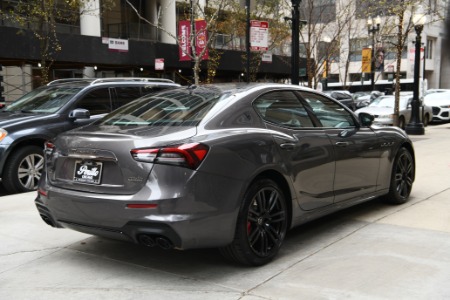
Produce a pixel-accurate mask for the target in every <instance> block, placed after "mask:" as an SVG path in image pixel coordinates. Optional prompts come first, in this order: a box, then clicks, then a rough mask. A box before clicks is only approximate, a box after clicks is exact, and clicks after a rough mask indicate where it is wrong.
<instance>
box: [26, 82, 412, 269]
mask: <svg viewBox="0 0 450 300" xmlns="http://www.w3.org/2000/svg"><path fill="white" fill-rule="evenodd" d="M372 121H373V117H372V116H371V115H369V114H364V113H361V114H360V115H359V116H358V117H357V116H356V115H355V114H354V113H353V112H352V111H351V110H349V109H348V108H347V107H345V106H343V105H342V104H340V103H339V102H338V101H336V100H334V99H332V98H330V97H328V96H326V95H325V94H322V93H319V92H317V91H314V90H312V89H308V88H304V87H299V86H293V85H284V84H272V83H264V84H245V85H238V84H235V85H234V84H223V85H220V84H217V85H204V86H203V85H200V86H195V85H193V86H189V87H180V88H177V89H172V90H166V91H161V92H158V93H155V94H151V95H148V96H144V97H142V98H139V99H137V100H135V101H133V102H131V103H129V104H127V105H125V106H123V107H121V108H119V109H117V110H115V111H113V112H111V113H109V114H108V115H106V116H105V117H103V118H102V119H99V120H97V121H95V122H94V123H92V124H90V125H86V126H84V127H80V128H77V129H74V130H71V131H68V132H64V133H62V134H60V135H58V136H57V137H56V138H54V139H52V140H49V141H47V142H46V144H45V154H44V155H45V168H44V171H43V175H42V176H41V179H40V181H39V187H38V193H37V197H36V199H35V204H36V206H37V209H38V211H39V214H40V215H41V217H42V219H43V220H44V221H45V222H46V223H47V224H49V225H51V226H53V227H57V228H70V229H73V230H77V231H80V232H85V233H88V234H92V235H97V236H103V237H107V238H113V239H119V240H124V241H129V242H134V243H139V244H142V245H145V246H148V247H153V246H159V247H161V248H164V249H179V250H183V249H192V248H211V247H214V248H218V249H220V251H221V253H222V254H223V255H224V256H225V257H226V258H228V259H230V260H231V261H234V262H237V263H240V264H246V265H251V266H258V265H263V264H266V263H268V262H270V261H271V260H272V259H274V257H275V256H276V255H277V253H278V252H279V249H280V247H281V246H282V244H283V240H284V239H285V236H286V233H287V231H288V230H289V229H290V228H292V227H294V226H298V225H300V224H302V223H305V222H307V221H310V220H313V219H317V218H319V217H321V216H324V215H326V214H330V213H332V212H334V211H337V210H340V209H343V208H346V207H349V206H352V205H355V204H358V203H361V202H363V201H368V200H371V199H375V198H379V197H381V198H382V199H384V200H385V201H387V202H390V203H393V204H401V203H404V202H406V201H407V200H408V198H409V196H410V193H411V190H412V186H413V182H414V177H415V159H414V149H413V144H412V142H411V140H410V139H409V138H408V136H407V135H406V134H405V132H404V131H403V130H401V129H399V128H397V127H377V126H374V125H372Z"/></svg>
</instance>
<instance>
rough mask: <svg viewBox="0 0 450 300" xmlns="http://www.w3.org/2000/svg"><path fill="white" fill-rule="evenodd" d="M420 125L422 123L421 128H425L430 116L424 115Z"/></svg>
mask: <svg viewBox="0 0 450 300" xmlns="http://www.w3.org/2000/svg"><path fill="white" fill-rule="evenodd" d="M422 123H423V127H427V126H428V124H429V123H430V116H429V115H428V114H426V115H425V116H424V118H423V121H422Z"/></svg>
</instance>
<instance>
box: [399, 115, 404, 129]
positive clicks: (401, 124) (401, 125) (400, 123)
mask: <svg viewBox="0 0 450 300" xmlns="http://www.w3.org/2000/svg"><path fill="white" fill-rule="evenodd" d="M398 127H400V128H401V129H403V130H405V128H406V123H405V118H403V117H400V118H398Z"/></svg>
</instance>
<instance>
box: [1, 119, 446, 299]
mask: <svg viewBox="0 0 450 300" xmlns="http://www.w3.org/2000/svg"><path fill="white" fill-rule="evenodd" d="M449 134H450V124H442V125H438V126H432V127H427V129H426V134H425V135H424V136H413V137H412V139H413V140H414V145H415V149H416V156H417V157H416V162H417V178H416V182H415V183H414V188H413V193H412V195H411V200H410V201H409V202H408V203H406V204H404V205H400V206H390V205H386V204H384V203H382V202H380V201H371V202H368V203H364V204H362V205H359V206H356V207H353V208H350V209H347V210H344V211H341V212H339V213H336V214H333V215H331V216H327V217H325V218H322V219H319V220H316V221H314V222H312V223H309V224H306V225H304V226H300V227H298V228H295V229H293V230H291V231H290V232H289V233H288V235H287V238H286V242H285V244H284V245H283V247H282V249H281V251H280V253H279V256H278V257H277V259H276V260H275V261H273V262H272V263H270V264H269V265H266V266H263V267H259V268H248V267H242V266H238V265H235V264H231V263H229V262H227V261H226V260H224V259H223V258H222V257H221V256H220V254H219V253H218V251H217V250H215V249H202V250H191V251H176V250H171V251H163V250H161V249H158V248H145V247H143V246H139V245H134V244H129V243H122V242H118V241H112V240H107V239H102V238H98V237H93V236H90V235H86V234H82V233H78V232H74V231H71V230H68V229H54V228H51V227H49V226H47V225H46V224H44V223H43V222H42V220H40V217H39V215H38V213H37V211H36V209H35V207H34V204H33V199H34V196H35V193H34V192H33V193H25V194H18V195H7V196H3V197H1V198H0V299H8V300H9V299H13V300H14V299H33V300H34V299H45V300H53V299H58V300H59V299H64V300H68V299H83V300H85V299H181V298H182V299H221V300H228V299H243V300H264V299H358V300H359V299H395V300H398V299H408V300H410V299H450V285H449V284H448V283H449V282H450V175H449V171H450V155H449V154H448V149H449V148H450V138H449Z"/></svg>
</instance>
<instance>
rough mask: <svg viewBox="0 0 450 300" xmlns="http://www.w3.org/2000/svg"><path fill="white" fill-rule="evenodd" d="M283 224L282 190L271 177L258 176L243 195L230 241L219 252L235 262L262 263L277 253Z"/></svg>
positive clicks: (286, 211)
mask: <svg viewBox="0 0 450 300" xmlns="http://www.w3.org/2000/svg"><path fill="white" fill-rule="evenodd" d="M287 227H288V210H287V206H286V200H285V196H284V194H283V192H282V191H281V189H280V188H279V186H278V185H277V184H276V183H275V182H274V181H272V180H269V179H259V180H257V181H255V182H254V183H253V184H252V185H251V186H250V188H249V190H248V191H247V193H246V195H245V197H244V202H243V205H242V206H241V210H240V213H239V219H238V223H237V227H236V234H235V239H234V241H233V242H232V244H230V245H229V246H227V247H225V248H223V249H221V252H222V254H223V255H224V256H225V257H227V258H229V259H231V260H233V261H236V262H238V263H242V264H246V265H252V266H259V265H263V264H266V263H268V262H269V261H271V260H272V259H273V258H274V257H275V256H276V254H277V253H278V250H279V249H280V247H281V244H282V243H283V240H284V237H285V235H286V231H287Z"/></svg>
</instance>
